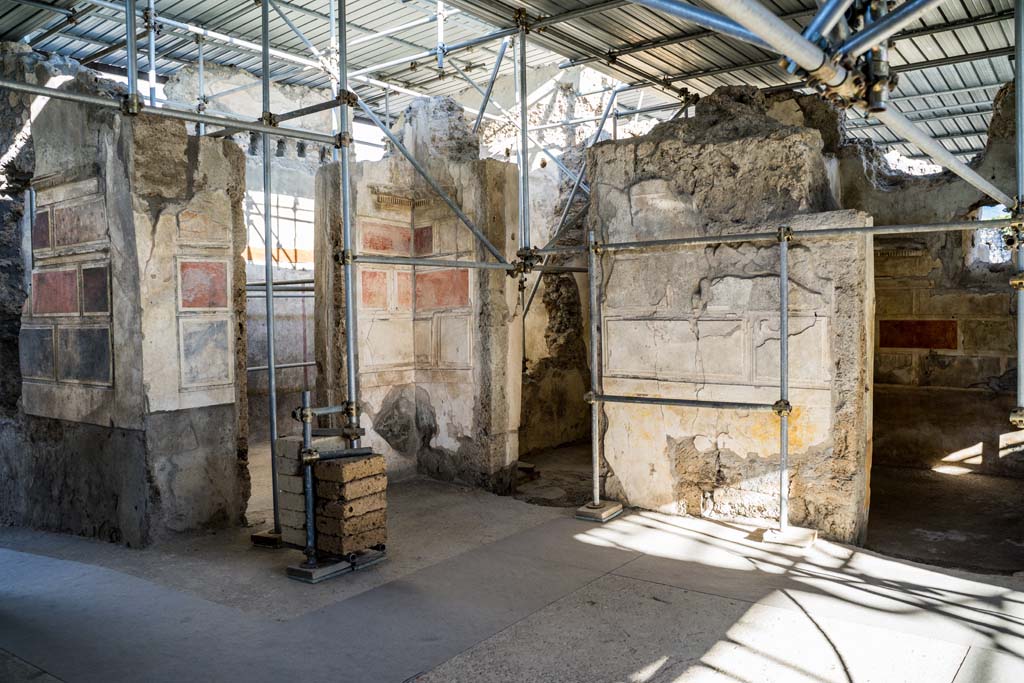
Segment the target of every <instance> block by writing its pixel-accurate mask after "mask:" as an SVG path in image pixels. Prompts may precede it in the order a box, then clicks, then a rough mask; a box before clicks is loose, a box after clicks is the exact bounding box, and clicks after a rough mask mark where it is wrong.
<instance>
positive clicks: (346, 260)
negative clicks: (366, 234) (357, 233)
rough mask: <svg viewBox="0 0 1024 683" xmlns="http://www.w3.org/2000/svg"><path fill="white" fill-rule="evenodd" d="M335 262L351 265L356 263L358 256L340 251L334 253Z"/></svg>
mask: <svg viewBox="0 0 1024 683" xmlns="http://www.w3.org/2000/svg"><path fill="white" fill-rule="evenodd" d="M334 262H335V263H338V264H341V265H349V264H352V263H355V262H356V255H355V253H353V252H352V251H351V250H345V249H339V250H337V251H336V252H334Z"/></svg>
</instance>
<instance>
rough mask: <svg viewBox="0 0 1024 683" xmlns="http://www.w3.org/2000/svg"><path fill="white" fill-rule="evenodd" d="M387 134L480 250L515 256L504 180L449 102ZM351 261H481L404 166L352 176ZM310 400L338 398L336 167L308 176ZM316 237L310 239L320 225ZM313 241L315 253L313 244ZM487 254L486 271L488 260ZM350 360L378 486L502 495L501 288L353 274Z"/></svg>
mask: <svg viewBox="0 0 1024 683" xmlns="http://www.w3.org/2000/svg"><path fill="white" fill-rule="evenodd" d="M395 130H396V133H398V134H399V135H400V136H401V138H402V139H403V142H404V144H406V145H407V146H408V147H409V149H410V150H411V151H412V152H413V154H414V155H415V156H416V158H417V159H418V160H419V161H420V162H421V163H423V164H424V165H425V166H426V167H427V168H428V170H429V171H430V172H431V174H432V175H433V176H434V178H436V179H437V180H438V182H439V183H440V184H441V185H442V186H443V187H444V188H445V189H446V191H447V192H448V193H449V194H450V195H451V196H452V197H453V198H454V199H455V201H456V202H458V203H459V205H460V206H461V208H462V210H463V211H464V212H465V213H466V214H467V215H469V216H470V217H471V218H472V220H474V221H475V222H476V224H477V225H478V226H479V227H480V229H481V230H482V231H483V232H484V234H486V235H487V237H488V238H489V239H490V240H491V242H492V243H493V244H495V245H496V246H497V248H498V249H500V250H501V251H502V253H504V254H505V255H506V258H508V259H509V260H512V259H514V258H515V252H516V248H517V245H516V243H515V232H516V231H515V224H516V220H517V216H516V200H515V197H516V193H515V187H516V185H515V180H514V178H515V168H514V167H513V166H511V165H509V164H504V163H501V162H497V161H493V160H487V161H482V160H480V159H479V158H478V157H479V152H478V149H477V144H476V140H475V138H473V137H472V136H471V135H470V132H469V128H468V125H467V123H466V121H465V120H464V119H463V117H462V111H461V108H459V107H457V105H455V104H454V102H452V101H451V100H448V99H445V98H432V99H429V100H417V101H416V102H414V103H413V104H412V105H411V106H410V108H409V109H408V110H407V111H406V112H405V113H404V114H403V117H402V119H401V120H400V122H399V123H398V124H396V129H395ZM352 192H353V201H354V211H353V217H354V219H355V232H354V236H353V237H354V243H355V244H356V245H357V249H358V251H359V253H364V254H380V255H385V256H420V257H434V258H443V259H465V260H485V254H486V252H485V251H484V249H483V248H482V247H480V246H479V245H478V244H477V243H476V240H475V238H474V237H473V235H472V234H471V233H470V232H469V231H468V230H467V229H466V227H465V226H464V225H463V224H462V223H461V222H460V221H459V220H458V218H457V217H456V216H455V215H454V213H453V212H452V211H451V210H450V209H449V208H448V207H447V206H446V205H445V204H443V203H442V202H441V200H440V199H438V198H437V197H436V195H435V194H434V193H433V191H432V190H431V189H430V188H429V187H428V186H427V184H426V183H425V182H424V181H423V180H422V179H421V178H420V177H419V176H418V175H417V174H416V173H415V171H414V170H413V168H412V167H411V165H410V164H408V162H406V161H405V160H404V159H402V158H401V157H400V156H399V155H398V153H397V152H392V153H391V154H390V155H389V156H387V157H385V158H384V159H383V160H382V161H379V162H359V163H355V164H353V169H352ZM316 209H317V218H316V221H317V226H318V230H317V233H316V234H317V239H318V242H317V246H316V249H315V253H316V258H317V270H316V272H317V278H316V279H317V363H318V372H319V376H320V378H321V385H322V386H320V385H318V392H319V402H321V403H332V404H336V403H338V402H340V401H342V400H344V398H345V389H344V387H345V377H344V373H343V370H342V368H341V366H340V359H342V358H343V357H344V343H343V342H344V337H345V330H344V288H343V287H344V283H343V278H342V268H341V266H340V265H339V264H338V263H336V262H335V260H334V258H333V257H334V254H335V253H337V252H338V250H340V248H341V225H340V198H339V167H338V165H337V164H332V165H329V166H326V167H324V169H322V170H321V172H320V173H319V174H318V176H317V203H316ZM321 226H322V227H321ZM320 240H322V241H320ZM490 258H491V257H490V256H489V255H488V256H486V259H490ZM356 286H357V291H356V300H357V302H358V306H359V317H358V326H359V346H358V350H359V358H360V376H359V382H360V385H361V392H362V393H361V398H362V401H361V404H362V407H363V411H364V412H363V415H364V421H363V424H364V426H366V427H367V428H368V429H369V430H370V432H369V434H368V436H367V442H368V443H369V444H370V445H372V446H373V447H374V448H375V449H376V450H378V451H379V452H381V453H383V454H385V456H387V459H388V471H389V473H390V474H391V475H392V476H402V475H403V474H408V473H410V472H413V471H416V470H419V471H421V472H425V473H427V474H429V475H431V476H436V477H439V478H443V479H448V480H456V481H462V482H466V483H472V484H475V485H479V486H483V487H485V488H488V489H491V490H494V491H498V492H508V491H510V489H511V484H512V474H513V469H514V461H515V459H516V457H517V454H518V447H517V438H516V430H517V428H518V417H519V400H518V399H519V381H520V378H519V374H518V372H517V371H518V367H519V358H520V354H521V346H520V344H521V338H520V337H519V335H518V334H517V331H518V329H520V328H519V326H518V325H515V324H512V323H513V320H514V316H515V315H516V313H517V311H516V298H517V290H516V285H515V283H514V282H513V281H512V280H511V279H510V278H508V277H507V276H506V275H505V274H504V273H503V272H502V271H494V270H475V269H465V268H448V267H443V268H438V267H415V268H411V267H409V266H399V265H394V266H391V265H370V264H364V265H361V266H359V268H358V280H357V283H356Z"/></svg>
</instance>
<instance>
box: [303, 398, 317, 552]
mask: <svg viewBox="0 0 1024 683" xmlns="http://www.w3.org/2000/svg"><path fill="white" fill-rule="evenodd" d="M310 408H312V404H311V403H310V399H309V390H308V389H306V390H304V391H303V392H302V457H305V455H306V454H307V453H309V451H310V450H311V449H312V448H313V415H312V413H311V412H310ZM302 492H303V494H304V498H305V500H304V503H305V509H306V510H305V511H306V548H305V550H304V551H303V552H304V553H305V555H306V561H305V562H303V563H302V566H303V567H306V568H311V567H315V566H316V512H315V504H316V490H314V488H313V464H312V463H307V462H304V463H302Z"/></svg>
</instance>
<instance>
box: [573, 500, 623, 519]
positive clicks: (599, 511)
mask: <svg viewBox="0 0 1024 683" xmlns="http://www.w3.org/2000/svg"><path fill="white" fill-rule="evenodd" d="M621 514H622V503H616V502H615V501H613V500H602V501H601V507H596V508H595V507H590V505H589V504H587V505H582V506H580V507H578V508H576V519H582V520H583V521H585V522H602V523H603V522H607V521H609V520H612V519H615V518H616V517H618V516H619V515H621Z"/></svg>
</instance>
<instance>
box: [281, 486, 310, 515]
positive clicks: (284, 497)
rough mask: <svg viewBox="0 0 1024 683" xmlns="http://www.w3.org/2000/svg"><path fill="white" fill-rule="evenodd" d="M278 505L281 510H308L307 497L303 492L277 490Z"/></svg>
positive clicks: (303, 511)
mask: <svg viewBox="0 0 1024 683" xmlns="http://www.w3.org/2000/svg"><path fill="white" fill-rule="evenodd" d="M277 505H278V507H279V508H280V509H281V510H292V511H294V512H301V513H303V514H305V512H306V497H305V496H304V495H303V494H301V493H288V492H287V491H278V492H277Z"/></svg>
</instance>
